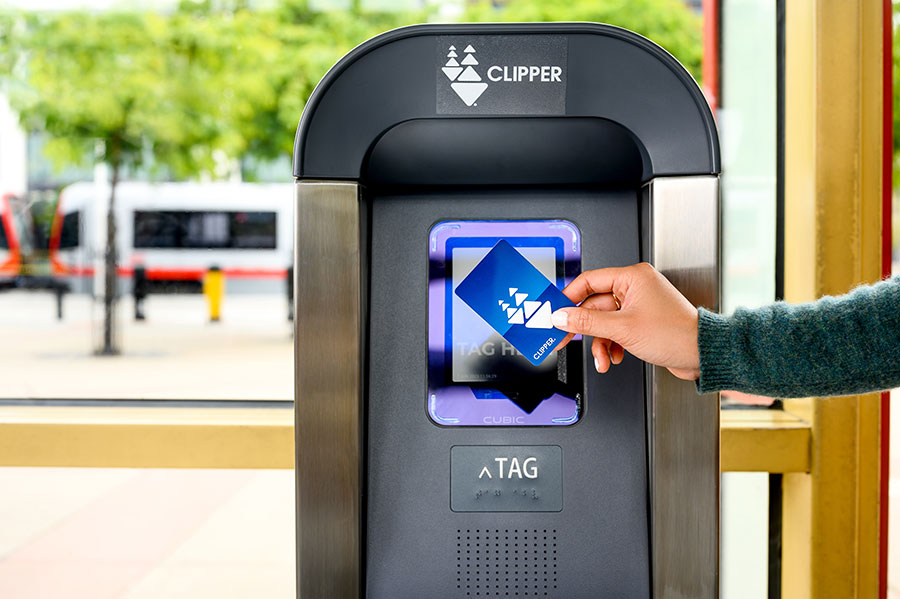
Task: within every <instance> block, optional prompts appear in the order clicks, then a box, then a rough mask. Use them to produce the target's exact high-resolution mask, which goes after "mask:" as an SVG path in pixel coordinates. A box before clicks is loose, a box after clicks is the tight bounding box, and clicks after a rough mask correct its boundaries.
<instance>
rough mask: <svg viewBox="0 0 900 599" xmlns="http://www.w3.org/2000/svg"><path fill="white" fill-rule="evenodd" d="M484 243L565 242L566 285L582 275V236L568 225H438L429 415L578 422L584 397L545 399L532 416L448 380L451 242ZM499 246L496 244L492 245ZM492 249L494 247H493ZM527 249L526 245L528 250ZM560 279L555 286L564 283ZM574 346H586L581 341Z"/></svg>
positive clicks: (482, 421)
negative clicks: (448, 243)
mask: <svg viewBox="0 0 900 599" xmlns="http://www.w3.org/2000/svg"><path fill="white" fill-rule="evenodd" d="M454 238H456V239H459V238H466V239H476V238H484V239H485V243H486V245H485V247H486V248H490V247H491V246H492V245H493V243H496V241H499V239H506V240H507V241H509V243H510V244H511V245H513V247H517V245H516V242H515V239H516V238H526V239H528V246H530V247H534V246H535V242H534V240H535V238H544V239H547V244H546V246H544V245H541V244H539V245H538V247H558V246H559V240H562V248H563V251H562V265H560V264H559V257H557V271H559V270H560V268H559V267H560V266H562V269H561V270H562V272H563V276H562V277H561V278H562V280H563V283H564V285H567V284H569V283H570V282H571V281H572V279H574V278H575V277H576V276H577V275H578V274H579V272H580V270H581V232H580V231H579V229H578V227H577V226H576V225H575V224H574V223H572V222H571V221H568V220H563V219H552V220H519V221H513V220H507V221H462V220H456V221H442V222H439V223H437V224H435V225H434V226H433V227H432V229H431V231H430V232H429V236H428V258H429V262H428V264H429V265H428V369H427V370H428V374H427V378H428V380H427V393H426V412H427V413H428V417H429V418H430V419H431V421H432V422H434V423H435V424H437V425H439V426H566V425H571V424H574V423H575V422H577V421H578V420H579V419H580V417H581V412H582V411H583V409H582V407H581V405H580V401H579V399H578V398H570V397H566V396H563V395H561V394H559V393H555V394H553V395H552V396H551V397H549V398H547V399H545V400H544V401H543V402H541V404H540V405H538V407H537V408H535V409H534V411H533V412H531V413H530V414H528V413H526V412H525V411H524V410H522V409H521V408H520V407H519V406H517V405H516V404H515V403H513V402H512V401H510V400H509V399H506V398H505V397H500V398H496V399H483V398H478V397H476V396H475V393H474V392H473V389H472V387H471V386H470V385H468V384H464V383H456V382H453V381H452V380H449V379H448V377H447V376H446V372H447V371H448V368H446V366H447V364H448V361H449V360H450V359H451V356H449V355H448V352H447V350H446V337H447V336H448V335H449V334H450V333H449V331H447V330H446V327H447V318H446V316H445V314H446V311H447V304H446V297H447V295H448V294H447V285H448V281H447V277H449V276H451V275H450V273H448V272H447V258H448V256H447V242H448V240H450V239H454ZM492 241H493V243H492ZM487 244H489V245H487ZM523 247H525V246H523ZM559 279H560V277H557V280H556V281H554V283H556V284H557V285H558V284H559ZM572 343H581V337H580V336H579V337H576V340H574V341H573V342H572Z"/></svg>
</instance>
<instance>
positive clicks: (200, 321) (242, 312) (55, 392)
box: [0, 291, 293, 400]
mask: <svg viewBox="0 0 900 599" xmlns="http://www.w3.org/2000/svg"><path fill="white" fill-rule="evenodd" d="M145 306H146V308H145V313H146V316H147V320H145V321H143V322H136V321H135V320H134V319H133V304H132V303H131V301H130V298H125V299H123V301H122V302H121V304H120V306H119V311H118V321H119V323H120V325H121V327H120V331H121V335H120V341H121V344H120V345H121V348H122V350H123V353H122V355H120V356H115V357H97V356H94V355H92V351H93V349H94V348H95V347H97V346H98V345H99V344H98V343H97V340H99V339H100V338H101V331H102V326H101V323H102V310H101V309H100V306H99V305H98V304H96V303H93V302H91V301H90V300H89V298H88V297H87V296H84V295H70V296H67V297H66V299H65V306H64V313H65V318H64V319H63V320H62V321H57V320H56V307H55V299H54V297H53V296H52V295H51V294H49V293H29V292H23V291H11V292H6V293H0V372H2V384H0V398H52V399H72V398H78V399H228V400H273V399H279V400H290V399H292V398H293V363H292V352H293V340H292V337H291V325H290V323H289V322H288V320H287V305H286V300H285V298H284V297H283V296H281V295H259V296H251V295H236V296H233V297H226V298H225V300H224V304H223V311H222V320H221V321H220V322H218V323H210V322H209V321H208V312H207V308H206V303H205V298H204V297H203V296H202V295H160V296H151V297H150V298H149V299H148V300H147V301H146V303H145Z"/></svg>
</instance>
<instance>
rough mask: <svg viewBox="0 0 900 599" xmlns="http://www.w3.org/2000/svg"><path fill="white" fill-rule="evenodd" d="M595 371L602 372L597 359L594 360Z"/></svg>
mask: <svg viewBox="0 0 900 599" xmlns="http://www.w3.org/2000/svg"><path fill="white" fill-rule="evenodd" d="M594 370H596V371H597V372H600V361H599V360H597V358H594Z"/></svg>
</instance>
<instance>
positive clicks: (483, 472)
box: [478, 466, 494, 478]
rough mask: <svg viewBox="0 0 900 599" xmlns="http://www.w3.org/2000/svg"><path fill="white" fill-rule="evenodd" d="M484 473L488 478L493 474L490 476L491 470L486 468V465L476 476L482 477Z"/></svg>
mask: <svg viewBox="0 0 900 599" xmlns="http://www.w3.org/2000/svg"><path fill="white" fill-rule="evenodd" d="M485 474H487V477H488V478H494V477H493V476H491V471H490V470H488V467H487V466H485V467H484V468H482V469H481V474H479V475H478V478H484V475H485Z"/></svg>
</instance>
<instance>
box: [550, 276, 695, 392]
mask: <svg viewBox="0 0 900 599" xmlns="http://www.w3.org/2000/svg"><path fill="white" fill-rule="evenodd" d="M563 293H564V294H565V295H566V296H567V297H568V298H569V299H570V300H572V301H573V302H575V303H576V304H578V303H579V302H581V305H580V306H579V307H577V308H563V309H561V310H557V311H556V312H554V313H553V314H552V315H551V317H550V318H551V321H552V322H553V326H555V327H556V328H558V329H561V330H563V331H566V332H568V333H570V334H569V335H568V336H566V338H565V339H563V341H562V343H561V344H560V345H559V346H558V348H557V349H559V348H562V347H564V346H565V345H566V343H568V342H569V340H571V339H572V336H573V335H574V334H576V333H580V334H582V335H591V336H592V337H593V338H594V341H593V343H592V345H591V353H592V354H593V355H594V366H595V367H596V368H597V372H606V371H607V370H609V368H610V366H611V365H612V364H618V363H620V362H621V361H622V358H623V357H624V352H625V350H627V351H628V352H630V353H631V354H632V355H634V356H636V357H638V358H640V359H641V360H644V361H645V362H650V363H651V364H656V365H657V366H663V367H665V368H668V369H669V372H671V373H672V374H674V375H675V376H677V377H678V378H681V379H685V380H696V379H697V378H699V376H700V352H699V349H698V348H697V309H696V308H695V307H694V306H693V305H691V303H690V302H689V301H687V299H686V298H685V297H684V296H683V295H681V293H679V291H678V290H677V289H675V287H674V286H672V284H671V283H669V281H668V280H667V279H666V278H665V277H664V276H662V274H660V272H659V271H657V270H656V269H655V268H653V267H652V266H650V265H649V264H646V263H642V264H635V265H633V266H625V267H622V268H601V269H597V270H591V271H588V272H584V273H581V275H579V276H578V278H576V279H575V280H574V281H572V282H571V283H570V284H569V285H568V287H566V288H565V289H563ZM582 300H583V301H582Z"/></svg>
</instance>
